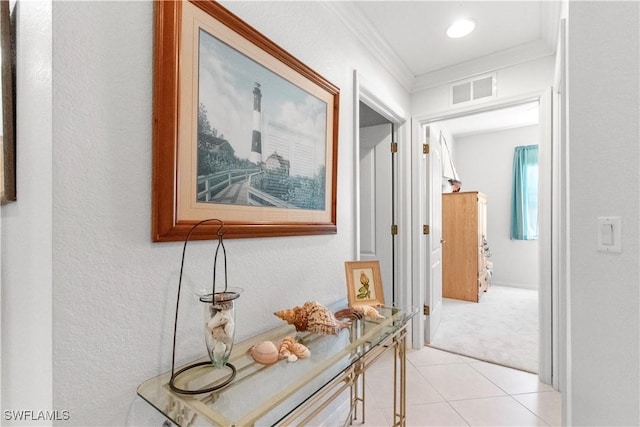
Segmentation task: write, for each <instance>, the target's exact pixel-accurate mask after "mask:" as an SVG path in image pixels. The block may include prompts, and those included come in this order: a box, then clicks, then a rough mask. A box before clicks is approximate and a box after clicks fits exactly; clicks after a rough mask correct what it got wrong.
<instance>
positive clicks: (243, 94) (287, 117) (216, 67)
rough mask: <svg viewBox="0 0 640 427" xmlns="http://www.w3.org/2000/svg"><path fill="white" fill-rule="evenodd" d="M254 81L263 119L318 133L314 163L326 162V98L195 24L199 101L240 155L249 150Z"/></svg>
mask: <svg viewBox="0 0 640 427" xmlns="http://www.w3.org/2000/svg"><path fill="white" fill-rule="evenodd" d="M256 82H258V83H260V86H261V91H262V122H263V123H265V124H266V123H267V120H270V121H272V122H277V123H278V124H280V125H284V126H286V127H288V128H289V129H292V130H295V131H298V132H302V133H304V134H308V135H317V137H318V138H317V139H318V142H317V144H316V148H317V151H316V156H318V158H317V159H316V162H315V163H316V164H317V165H318V164H321V165H325V159H324V156H325V151H324V150H325V148H326V147H325V126H326V119H327V104H326V103H325V102H324V101H322V100H320V99H318V98H316V97H315V96H313V95H311V94H309V93H308V92H306V91H304V90H302V89H301V88H299V87H298V86H296V85H294V84H292V83H291V82H289V81H287V80H285V79H283V78H282V77H280V76H279V75H277V74H275V73H274V72H272V71H271V70H269V69H267V68H265V67H264V66H262V65H261V64H259V63H257V62H255V61H254V60H252V59H251V58H249V57H247V56H245V55H244V54H242V53H240V52H238V51H237V50H235V49H233V48H231V47H230V46H228V45H227V44H225V43H223V42H221V41H220V40H218V39H217V38H215V37H213V36H212V35H210V34H209V33H207V32H205V31H203V30H200V52H199V100H198V102H199V103H201V104H204V106H205V108H206V110H207V117H208V118H209V123H210V124H211V127H212V128H213V129H217V131H218V136H220V134H223V135H224V138H225V139H226V140H228V141H229V142H230V143H231V145H232V146H233V148H234V150H235V152H236V156H238V157H239V158H245V159H246V158H248V157H249V153H250V151H251V134H252V131H253V88H254V84H255V83H256ZM263 138H264V137H263ZM263 147H264V140H263ZM269 154H270V153H263V155H267V156H268V155H269Z"/></svg>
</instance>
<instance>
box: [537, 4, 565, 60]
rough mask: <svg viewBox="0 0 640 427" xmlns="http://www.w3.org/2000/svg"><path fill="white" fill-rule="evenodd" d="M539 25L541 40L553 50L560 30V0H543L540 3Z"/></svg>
mask: <svg viewBox="0 0 640 427" xmlns="http://www.w3.org/2000/svg"><path fill="white" fill-rule="evenodd" d="M540 7H541V9H540V15H541V27H540V33H541V36H542V40H544V42H545V43H547V45H548V46H549V48H550V49H552V50H553V51H555V49H556V46H557V45H558V32H559V30H560V16H561V12H562V1H558V0H551V1H543V2H542V4H541V6H540Z"/></svg>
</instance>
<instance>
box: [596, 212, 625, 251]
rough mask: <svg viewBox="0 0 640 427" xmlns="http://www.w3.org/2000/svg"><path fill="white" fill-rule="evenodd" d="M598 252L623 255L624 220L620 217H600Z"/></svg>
mask: <svg viewBox="0 0 640 427" xmlns="http://www.w3.org/2000/svg"><path fill="white" fill-rule="evenodd" d="M597 234H598V251H599V252H607V253H617V254H619V253H622V220H621V218H620V217H619V216H603V217H598V225H597Z"/></svg>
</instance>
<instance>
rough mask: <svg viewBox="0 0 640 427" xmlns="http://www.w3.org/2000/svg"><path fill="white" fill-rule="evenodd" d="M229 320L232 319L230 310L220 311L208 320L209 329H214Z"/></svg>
mask: <svg viewBox="0 0 640 427" xmlns="http://www.w3.org/2000/svg"><path fill="white" fill-rule="evenodd" d="M229 321H232V318H231V315H230V314H229V312H227V311H219V312H217V313H216V314H215V315H214V316H213V317H212V318H211V319H209V321H208V322H207V327H208V328H209V330H212V329H213V328H215V327H216V326H220V325H224V324H226V323H227V322H229Z"/></svg>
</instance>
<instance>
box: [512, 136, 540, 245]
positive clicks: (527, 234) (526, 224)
mask: <svg viewBox="0 0 640 427" xmlns="http://www.w3.org/2000/svg"><path fill="white" fill-rule="evenodd" d="M511 238H512V239H515V240H535V239H537V238H538V146H537V145H527V146H522V147H516V149H515V152H514V155H513V191H512V195H511Z"/></svg>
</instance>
